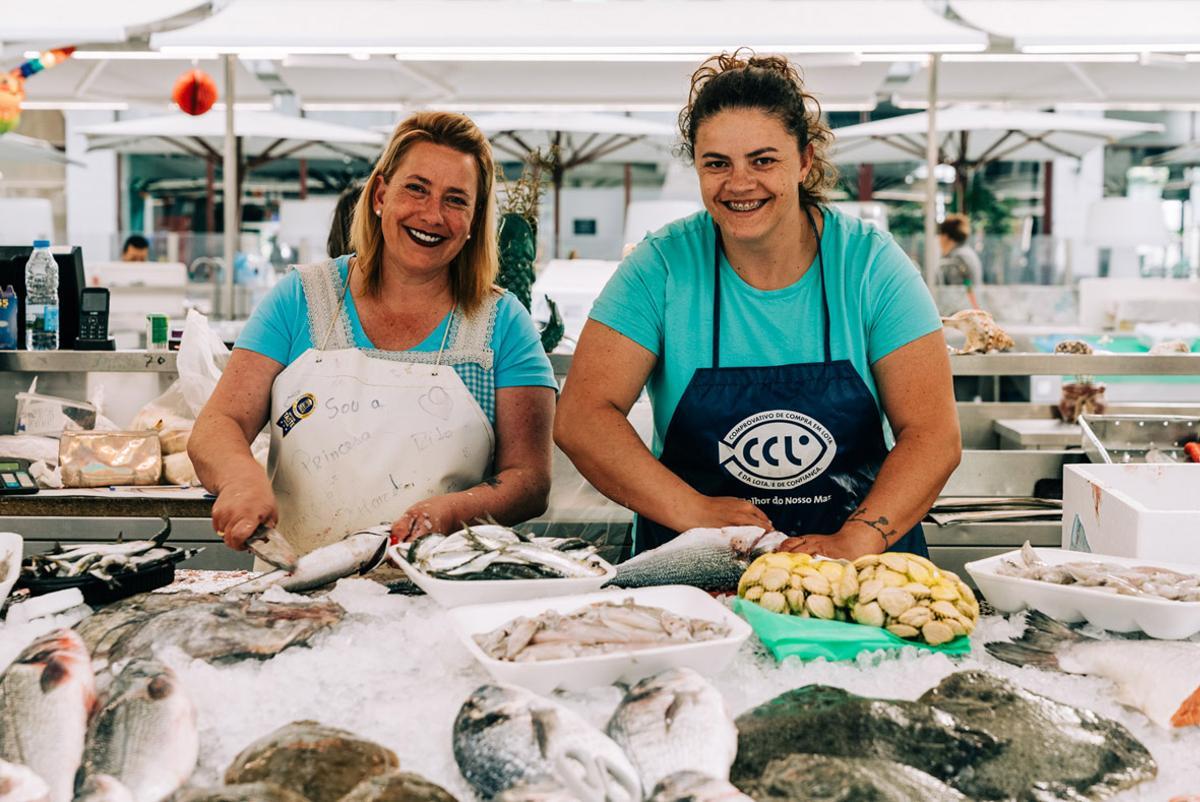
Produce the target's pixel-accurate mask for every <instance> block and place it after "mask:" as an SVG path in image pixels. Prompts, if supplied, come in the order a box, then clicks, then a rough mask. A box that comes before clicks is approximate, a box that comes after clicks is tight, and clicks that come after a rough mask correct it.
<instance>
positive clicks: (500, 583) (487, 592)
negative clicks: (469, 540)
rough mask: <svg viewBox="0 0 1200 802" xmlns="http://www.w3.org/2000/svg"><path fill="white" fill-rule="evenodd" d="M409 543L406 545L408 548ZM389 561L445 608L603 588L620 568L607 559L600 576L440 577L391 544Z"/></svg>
mask: <svg viewBox="0 0 1200 802" xmlns="http://www.w3.org/2000/svg"><path fill="white" fill-rule="evenodd" d="M408 545H409V544H407V543H405V544H404V548H405V550H407V548H408ZM388 560H389V561H391V563H392V564H393V565H396V566H399V568H400V570H401V571H403V572H404V573H405V575H406V576H407V577H408V578H409V579H411V580H412V581H413V584H415V585H416V586H417V587H419V588H420V589H421V590H423V591H425V592H426V593H427V594H429V597H430V598H432V599H433V600H434V601H435V602H437V603H438V604H440V605H441V606H442V607H460V606H462V605H465V604H488V603H491V602H506V601H517V600H520V599H536V598H539V597H542V596H567V595H570V594H572V593H590V592H592V591H594V590H599V589H600V588H602V587H604V586H605V585H607V584H608V583H609V582H611V581H612V580H613V578H614V577H616V575H617V569H616V568H613V567H612V566H611V565H609V564H608V563H607V562H605V563H604V573H603V574H602V575H599V576H585V577H567V578H563V579H437V578H435V577H432V576H429V575H428V574H426V573H425V572H424V571H421V570H420V569H418V568H416V567H415V566H414V565H412V564H411V563H409V562H408V560H406V559H404V557H403V556H401V552H400V547H398V546H389V547H388Z"/></svg>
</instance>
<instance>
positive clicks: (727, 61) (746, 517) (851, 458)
mask: <svg viewBox="0 0 1200 802" xmlns="http://www.w3.org/2000/svg"><path fill="white" fill-rule="evenodd" d="M679 123H680V124H679V127H680V134H681V136H682V140H683V151H684V155H685V156H687V157H688V158H690V159H691V160H692V161H693V162H694V164H695V168H696V172H697V174H698V177H699V179H700V193H701V196H702V200H703V201H704V206H705V211H703V212H699V213H697V214H695V215H692V216H691V217H686V218H684V219H682V220H677V221H675V222H674V223H671V224H670V225H668V226H666V227H665V228H663V229H661V230H660V231H657V232H655V233H653V234H651V235H649V236H648V237H646V239H644V240H643V241H642V242H641V244H640V245H638V247H637V248H636V249H635V250H634V251H633V252H632V253H631V254H629V256H627V257H626V258H625V259H624V260H623V261H622V263H621V265H620V267H618V268H617V271H616V273H615V274H614V275H613V277H612V279H611V280H610V281H609V283H608V285H607V286H606V287H605V288H604V290H603V292H602V293H601V294H600V297H599V298H598V299H597V300H596V303H595V305H594V306H593V307H592V311H591V314H590V318H591V319H590V320H589V321H588V323H587V325H586V326H585V327H584V329H583V333H582V335H581V337H580V339H579V345H578V347H577V348H576V350H575V356H574V360H573V362H572V364H571V371H570V373H569V374H568V376H567V380H566V383H565V384H564V386H563V395H562V399H561V401H560V403H559V408H558V415H557V420H556V422H555V438H556V440H557V442H558V444H559V446H561V447H562V449H563V451H565V452H566V453H567V455H568V456H569V457H570V458H571V459H572V460H573V461H574V462H575V465H576V467H577V468H579V471H580V472H581V473H582V474H583V475H584V476H585V477H586V478H587V479H589V480H590V481H591V483H592V484H593V485H595V486H596V487H597V488H598V489H599V490H600V491H601V492H603V493H605V494H607V495H608V496H609V497H611V498H613V499H615V500H616V501H618V502H620V503H621V504H624V505H625V506H627V507H629V508H631V509H632V510H634V511H635V512H636V513H638V521H637V527H636V530H635V542H634V550H635V551H644V550H646V549H650V548H654V547H656V546H659V545H662V544H664V543H666V542H667V541H668V540H670V539H671V538H673V537H675V535H676V534H677V533H679V532H682V531H684V530H686V529H690V528H694V527H725V526H736V525H751V526H761V527H763V528H775V529H778V530H780V531H783V532H786V533H788V534H789V535H792V537H791V538H790V539H789V540H787V541H784V548H785V549H787V550H791V551H803V552H809V553H821V554H825V555H828V556H831V557H845V558H851V559H853V558H856V557H859V556H861V555H863V554H868V553H877V552H882V551H885V550H887V549H898V550H901V551H913V552H918V553H923V552H924V551H925V541H924V537H923V536H922V533H921V526H920V524H919V523H918V522H919V521H920V520H921V518H922V517H923V516H924V515H925V513H926V511H927V510H928V509H929V506H930V504H931V503H932V502H933V501H934V499H936V498H937V495H938V491H939V490H940V489H941V487H942V485H943V484H944V483H945V481H946V479H947V478H948V477H949V476H950V473H951V471H952V470H953V469H954V467H955V465H956V464H957V463H958V458H959V454H960V439H959V431H958V421H957V416H956V414H955V407H954V394H953V390H952V387H951V381H950V364H949V360H948V359H947V357H946V346H945V342H944V340H943V338H942V333H941V321H940V319H939V318H938V313H937V309H936V308H935V307H934V304H933V299H932V298H931V297H930V296H929V292H928V291H927V289H926V288H925V285H924V283H923V282H922V281H921V276H920V274H919V273H918V272H917V270H916V268H915V267H914V266H913V264H912V263H911V262H910V261H909V260H908V258H907V257H906V256H905V255H904V252H903V251H901V250H900V248H899V247H898V246H897V245H896V243H895V242H893V241H892V238H891V237H890V236H888V235H887V234H885V233H883V232H881V231H879V230H878V229H877V228H875V227H874V226H871V225H869V224H867V223H864V222H863V221H861V220H858V219H856V218H853V217H850V216H847V215H845V214H842V213H841V212H839V211H837V210H836V209H834V208H833V207H831V206H829V205H827V204H826V199H827V193H828V191H829V189H830V187H831V185H832V183H833V179H834V176H835V171H834V169H833V166H832V164H831V163H830V162H829V160H828V157H827V156H826V153H827V149H828V146H829V144H830V142H831V138H832V137H831V133H830V130H829V128H828V127H827V126H826V125H825V123H824V122H823V121H822V120H821V117H820V109H819V108H818V106H817V103H816V101H815V99H814V98H813V97H812V95H811V94H809V93H808V92H807V90H806V89H805V87H804V83H803V81H802V80H801V78H800V75H799V73H798V72H797V71H796V69H795V68H794V67H793V66H792V65H791V64H789V63H788V61H787V60H786V59H785V58H782V57H779V56H756V55H753V54H750V55H746V54H744V53H740V52H739V53H735V54H733V55H728V54H724V55H721V56H716V57H713V58H712V59H710V60H709V61H707V62H705V64H704V65H702V66H701V68H700V69H699V70H697V72H696V74H695V75H694V76H693V78H692V88H691V95H690V98H689V102H688V105H687V106H686V107H685V108H684V110H683V112H682V113H681V114H680V118H679ZM643 386H644V387H645V388H646V389H647V391H648V393H649V396H650V402H651V405H652V407H653V411H654V443H653V445H652V447H651V448H647V447H646V446H645V445H644V444H643V443H642V441H641V439H640V438H639V437H638V435H637V433H636V432H635V431H634V429H633V427H632V426H630V424H629V421H628V420H627V419H626V416H627V415H628V413H629V409H630V407H631V405H632V404H633V402H634V401H635V400H636V399H637V397H638V395H639V394H640V392H641V390H642V387H643ZM885 422H888V423H890V424H891V430H892V431H893V432H894V433H895V447H894V448H892V449H890V451H889V448H888V443H887V437H886V434H885V431H886V430H885V426H884V424H885Z"/></svg>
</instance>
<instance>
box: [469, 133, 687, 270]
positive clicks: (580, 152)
mask: <svg viewBox="0 0 1200 802" xmlns="http://www.w3.org/2000/svg"><path fill="white" fill-rule="evenodd" d="M472 119H474V121H475V124H476V125H478V126H479V128H480V130H481V131H483V132H484V133H485V134H487V136H488V139H489V140H491V143H492V147H493V148H494V149H495V150H497V151H499V152H501V153H506V154H508V155H510V156H512V157H514V158H517V159H520V160H521V161H525V160H526V159H528V158H530V157H531V156H532V155H533V153H534V151H536V150H541V151H542V153H543V154H546V153H548V152H550V151H551V148H555V149H556V150H557V154H558V155H557V158H555V159H554V161H553V165H552V167H551V170H550V176H551V182H552V183H553V185H554V256H555V258H557V257H558V255H559V253H558V251H559V232H560V230H561V226H560V222H561V202H560V196H561V193H562V184H563V175H564V173H566V171H567V170H570V169H572V168H573V167H578V166H580V165H582V164H590V163H591V162H595V161H599V160H600V159H603V158H605V157H606V156H610V155H612V154H613V153H615V152H617V151H618V150H622V149H624V148H627V147H629V146H630V145H633V144H635V143H638V142H642V141H643V140H646V139H660V140H662V139H668V138H670V137H672V136H674V135H675V133H676V132H675V128H674V126H671V125H667V124H666V123H660V122H655V121H653V120H644V119H638V118H635V117H622V116H618V115H615V114H589V113H582V112H556V113H542V112H539V113H533V112H509V113H497V114H480V115H476V116H475V117H473V118H472Z"/></svg>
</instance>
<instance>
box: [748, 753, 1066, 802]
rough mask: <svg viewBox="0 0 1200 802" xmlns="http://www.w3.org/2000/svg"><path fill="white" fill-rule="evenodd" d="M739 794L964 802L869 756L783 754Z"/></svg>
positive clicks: (770, 801)
mask: <svg viewBox="0 0 1200 802" xmlns="http://www.w3.org/2000/svg"><path fill="white" fill-rule="evenodd" d="M743 790H745V791H746V792H747V793H748V794H750V795H751V796H752V797H753V798H754V799H756V800H758V802H791V801H792V800H794V799H803V800H805V802H845V800H847V799H869V800H872V802H913V801H914V800H920V802H967V798H966V797H965V796H963V795H962V794H960V793H959V792H958V791H955V790H954V789H953V788H951V787H950V786H948V785H946V784H945V783H944V782H942V781H941V780H939V779H937V778H936V777H932V776H930V775H929V774H926V773H925V772H923V771H919V770H917V769H914V768H913V767H912V766H905V765H904V764H902V763H896V762H895V761H892V760H881V759H879V758H869V757H830V756H829V755H808V754H795V755H788V756H787V757H784V758H780V759H778V760H772V761H771V763H770V765H768V766H767V769H766V771H765V772H763V776H762V777H761V778H759V781H758V782H757V783H755V784H754V785H753V787H746V788H744V789H743ZM1035 798H1036V799H1052V798H1055V797H1052V796H1047V797H1042V796H1038V797H1035ZM1070 798H1071V799H1072V800H1076V799H1080V798H1081V797H1070Z"/></svg>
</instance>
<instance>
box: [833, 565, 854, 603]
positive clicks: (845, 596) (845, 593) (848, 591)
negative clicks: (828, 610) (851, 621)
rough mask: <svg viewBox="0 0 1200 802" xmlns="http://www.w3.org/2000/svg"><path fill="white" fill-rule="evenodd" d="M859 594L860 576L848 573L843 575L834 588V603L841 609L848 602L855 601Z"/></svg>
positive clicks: (851, 572)
mask: <svg viewBox="0 0 1200 802" xmlns="http://www.w3.org/2000/svg"><path fill="white" fill-rule="evenodd" d="M857 594H858V575H857V574H855V573H854V572H853V571H846V573H844V574H842V578H841V579H839V580H838V581H837V582H836V583H834V586H833V603H834V604H836V605H837V606H838V607H841V606H842V605H843V604H845V603H846V601H847V600H849V599H853V598H854V597H855V595H857Z"/></svg>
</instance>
